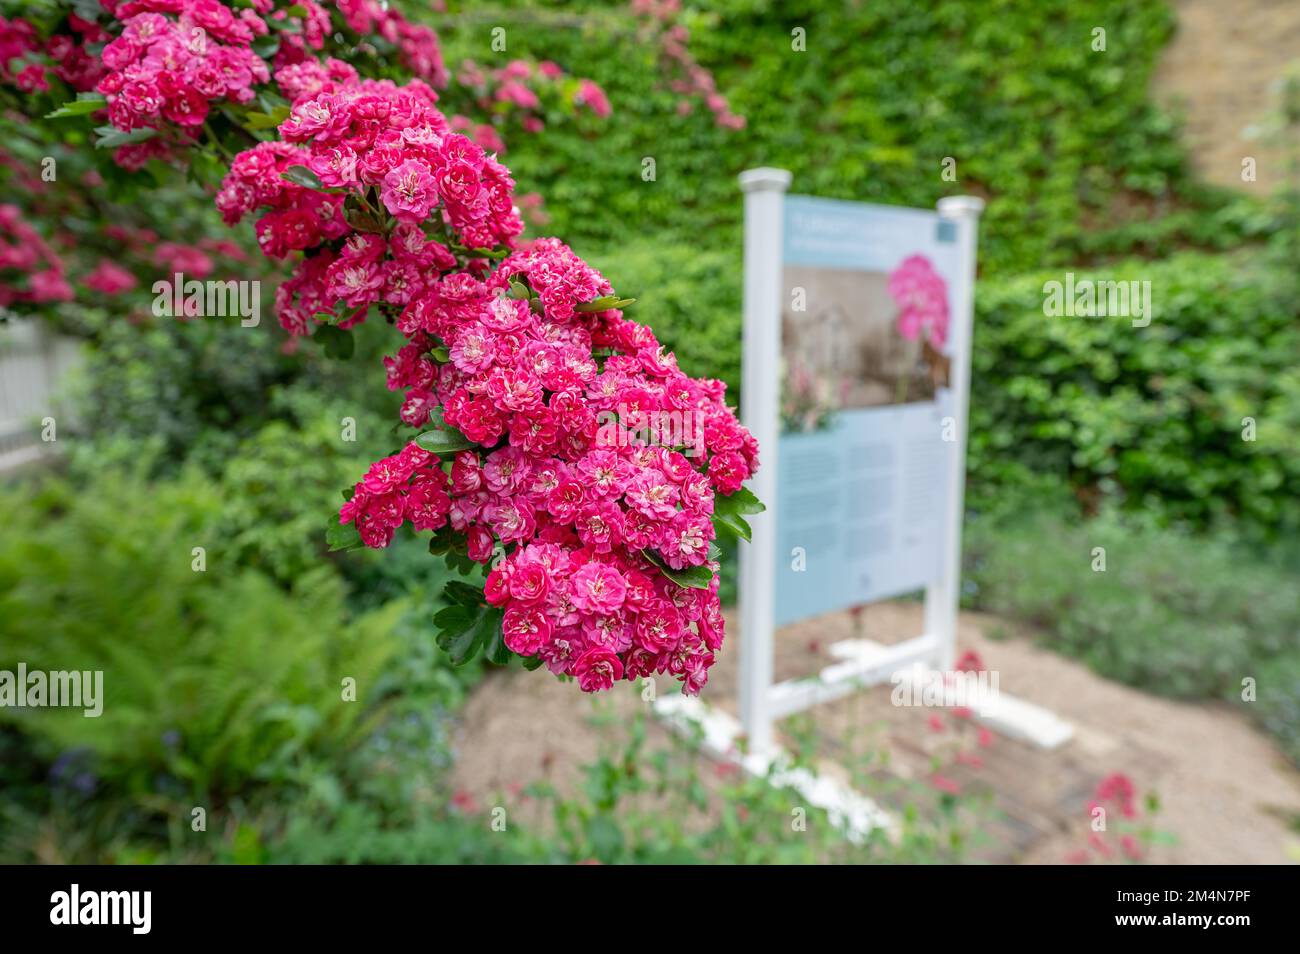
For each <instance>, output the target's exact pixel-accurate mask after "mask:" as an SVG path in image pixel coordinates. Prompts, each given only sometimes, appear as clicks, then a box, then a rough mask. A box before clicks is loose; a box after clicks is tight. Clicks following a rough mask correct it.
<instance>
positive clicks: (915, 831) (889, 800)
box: [530, 702, 987, 864]
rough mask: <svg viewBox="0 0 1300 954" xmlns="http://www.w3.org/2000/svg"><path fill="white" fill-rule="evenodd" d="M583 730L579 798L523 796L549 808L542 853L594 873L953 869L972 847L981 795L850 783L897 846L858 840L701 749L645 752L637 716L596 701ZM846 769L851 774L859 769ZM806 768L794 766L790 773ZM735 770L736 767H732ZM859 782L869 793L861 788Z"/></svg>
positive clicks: (688, 744)
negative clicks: (548, 835)
mask: <svg viewBox="0 0 1300 954" xmlns="http://www.w3.org/2000/svg"><path fill="white" fill-rule="evenodd" d="M591 721H592V723H593V726H594V727H595V728H596V729H598V730H602V729H603V736H602V738H603V745H602V752H601V754H600V755H599V757H598V758H597V759H596V760H595V761H593V762H591V763H588V764H587V765H586V766H584V780H583V784H582V785H581V787H580V789H579V790H578V791H577V792H575V793H572V794H564V793H561V792H559V791H557V790H556V789H555V788H554V787H552V786H550V785H547V784H538V785H535V786H532V788H531V790H530V794H531V795H532V796H534V797H537V798H540V799H542V800H543V801H544V802H545V803H547V804H548V806H549V807H550V809H551V815H552V818H553V823H554V828H555V838H554V844H553V847H552V850H555V851H558V852H559V853H560V855H561V857H563V858H566V859H569V860H573V861H598V862H600V863H602V864H826V863H850V864H864V863H874V864H882V863H894V864H899V863H908V864H916V863H935V862H947V863H957V862H960V861H963V860H967V859H968V858H969V856H970V854H969V853H970V851H971V849H972V848H973V847H975V846H976V843H977V842H978V840H979V839H978V837H976V836H975V835H974V831H975V829H976V828H977V827H978V826H979V824H980V823H981V822H983V821H986V820H987V819H986V808H987V805H986V803H985V801H984V799H982V798H981V797H979V796H969V797H968V796H962V797H954V796H950V795H939V794H938V793H936V792H934V791H933V790H927V789H926V787H925V786H924V785H920V784H916V783H912V784H906V783H903V784H888V783H885V784H882V783H881V781H880V780H879V779H877V780H874V781H873V780H869V779H855V781H854V784H855V785H857V786H859V789H860V790H865V791H866V792H867V793H868V794H869V795H870V796H871V797H873V798H876V799H879V800H880V801H881V802H882V803H884V804H886V805H889V806H890V807H891V808H893V809H897V811H896V818H897V819H898V821H899V829H898V831H897V832H896V833H895V837H893V838H891V837H889V836H888V835H887V834H886V833H885V832H884V831H883V830H880V829H876V830H875V831H872V832H871V833H869V834H865V835H864V836H863V837H862V838H861V840H859V841H854V840H853V839H850V838H848V837H846V835H845V833H844V831H843V830H842V829H841V828H840V827H838V826H837V825H836V824H835V823H834V822H832V820H831V819H830V818H829V816H827V815H826V814H825V813H824V812H822V811H821V810H820V809H818V808H816V807H813V806H810V805H808V804H807V798H806V797H805V796H804V795H802V794H800V793H798V792H797V791H795V790H793V789H790V788H788V787H785V786H783V785H782V784H780V781H779V780H770V779H766V778H755V777H752V776H749V775H747V774H745V773H743V772H739V771H726V770H723V769H722V767H720V766H719V765H718V764H717V763H714V762H712V761H710V760H709V759H707V758H705V757H704V756H703V755H702V754H701V748H700V742H701V740H700V739H699V738H696V739H694V740H686V739H682V738H681V737H679V736H676V735H673V736H672V737H671V738H670V740H669V743H668V744H667V745H659V744H651V743H650V742H649V741H648V737H647V717H646V715H645V712H644V709H643V708H642V709H640V710H638V711H637V712H636V713H635V714H634V715H633V716H632V717H631V718H629V717H628V716H627V715H626V714H625V713H624V714H620V713H619V712H617V710H616V708H615V707H614V706H613V705H612V703H609V702H597V703H596V704H595V707H594V713H593V718H592V720H591ZM866 761H869V759H866V760H863V762H862V763H859V762H856V761H855V762H854V763H853V765H852V766H851V770H854V769H862V768H864V767H865V764H864V763H865V762H866ZM809 764H810V763H809V762H808V761H807V760H805V759H804V758H803V757H802V755H801V756H800V757H799V758H797V759H796V766H802V767H807V766H808V765H809ZM733 768H734V767H733ZM864 782H866V783H867V784H863V783H864Z"/></svg>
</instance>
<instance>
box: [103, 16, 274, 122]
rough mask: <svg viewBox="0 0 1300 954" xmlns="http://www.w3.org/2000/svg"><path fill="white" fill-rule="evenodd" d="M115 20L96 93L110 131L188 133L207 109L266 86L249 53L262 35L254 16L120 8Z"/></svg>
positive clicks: (263, 69)
mask: <svg viewBox="0 0 1300 954" xmlns="http://www.w3.org/2000/svg"><path fill="white" fill-rule="evenodd" d="M116 14H117V16H118V17H119V18H120V19H121V20H122V21H123V29H122V33H121V34H120V35H119V36H118V37H117V38H116V39H114V40H112V41H111V42H110V43H108V44H107V45H106V46H105V47H104V50H103V53H102V57H103V62H104V66H106V67H107V68H108V69H109V71H110V72H109V73H108V75H107V76H105V77H104V78H103V79H102V80H100V83H99V91H100V92H101V93H103V94H104V96H105V98H106V99H107V100H108V115H109V120H110V121H111V122H112V124H113V125H114V126H115V127H116V128H117V129H120V130H123V131H126V132H129V131H131V130H135V129H142V128H145V127H149V128H153V129H162V128H164V127H165V126H167V125H168V124H171V125H174V126H178V127H180V128H181V129H183V130H193V129H194V128H195V127H197V126H202V125H203V123H204V121H205V120H206V119H207V117H208V112H209V109H210V104H211V103H213V102H219V101H223V100H224V101H229V102H233V103H247V102H249V101H251V100H252V98H253V96H254V90H253V86H254V85H255V84H258V83H265V82H267V81H268V80H269V79H270V73H269V71H268V69H267V66H266V63H265V62H264V61H263V60H262V58H261V57H259V56H258V55H257V54H256V53H255V52H254V51H253V49H252V43H253V40H254V39H255V38H256V37H259V36H266V34H267V33H268V32H269V28H268V27H267V25H266V21H265V20H263V19H262V18H261V17H260V16H258V15H257V13H256V12H255V11H254V10H251V9H248V8H245V9H243V10H241V11H240V12H239V13H238V14H236V13H234V12H233V11H232V10H231V9H230V8H229V7H228V6H226V5H225V4H224V3H221V2H219V0H127V2H125V3H122V4H120V5H118V7H117V10H116ZM165 14H172V15H174V18H173V17H172V16H167V15H165Z"/></svg>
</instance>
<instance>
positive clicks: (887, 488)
mask: <svg viewBox="0 0 1300 954" xmlns="http://www.w3.org/2000/svg"><path fill="white" fill-rule="evenodd" d="M954 235H955V232H954V230H953V228H952V223H950V222H947V221H945V220H943V219H941V218H940V217H939V215H938V214H937V213H935V212H930V211H922V210H914V209H901V208H892V207H886V206H876V205H869V204H865V203H856V202H843V201H835V200H826V199H817V198H811V197H807V196H789V197H787V198H786V199H785V229H784V240H783V272H782V281H783V285H784V298H783V304H782V314H781V350H782V382H781V401H780V407H781V438H780V441H781V447H780V454H779V463H778V470H779V477H778V491H777V503H778V506H777V508H776V515H777V527H778V530H777V563H776V570H777V581H776V601H775V603H776V606H775V615H776V622H777V624H778V625H780V624H783V623H788V622H793V621H795V620H798V619H805V618H808V617H811V616H816V615H819V614H821V613H826V612H831V611H833V610H837V609H844V608H846V607H850V606H854V605H858V604H861V603H866V602H870V601H872V600H875V599H880V598H883V597H887V596H894V595H899V594H901V593H906V592H909V591H913V590H919V589H922V588H924V587H926V586H927V585H929V584H931V583H933V582H934V581H935V579H936V578H937V575H938V573H939V572H940V569H941V567H940V555H941V551H942V544H943V534H944V528H945V526H946V521H945V519H944V518H945V516H946V513H947V508H948V507H949V506H950V502H949V501H948V500H947V499H946V497H945V490H946V487H947V486H948V482H947V471H948V469H949V468H950V467H952V466H954V459H955V458H954V454H953V450H954V444H953V441H952V440H951V437H949V438H948V439H947V440H945V434H944V428H945V419H948V421H949V423H951V418H952V399H951V394H950V393H949V392H950V387H951V364H952V361H953V355H954V353H955V351H954V349H955V348H957V347H964V346H965V343H964V342H960V341H954V337H955V336H954V334H953V331H954V329H953V327H952V321H951V316H952V306H951V302H952V296H953V293H954V290H955V287H956V283H957V282H959V281H961V278H960V276H959V275H958V274H957V268H956V266H957V257H956V254H955V253H956V247H955V245H954V243H953V238H954ZM949 430H951V428H949Z"/></svg>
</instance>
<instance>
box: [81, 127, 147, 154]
mask: <svg viewBox="0 0 1300 954" xmlns="http://www.w3.org/2000/svg"><path fill="white" fill-rule="evenodd" d="M156 135H158V130H156V129H149V128H147V127H146V128H144V129H133V130H131V131H130V132H122V130H120V129H116V128H114V127H112V126H97V127H95V148H96V149H116V148H117V147H118V146H130V145H132V144H133V143H137V142H146V141H148V140H150V139H152V138H153V137H154V136H156Z"/></svg>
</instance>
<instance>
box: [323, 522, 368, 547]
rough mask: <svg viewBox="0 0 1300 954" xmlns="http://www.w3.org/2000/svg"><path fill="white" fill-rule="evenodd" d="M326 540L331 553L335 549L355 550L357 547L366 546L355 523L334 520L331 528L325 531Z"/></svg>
mask: <svg viewBox="0 0 1300 954" xmlns="http://www.w3.org/2000/svg"><path fill="white" fill-rule="evenodd" d="M335 519H336V520H337V518H335ZM325 542H326V543H327V544H329V548H330V552H331V553H332V552H334V551H335V550H355V549H356V548H357V547H360V546H364V544H362V542H361V534H360V533H359V532H358V531H357V525H356V524H355V523H337V522H332V523H331V524H330V526H329V529H328V530H326V531H325Z"/></svg>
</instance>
